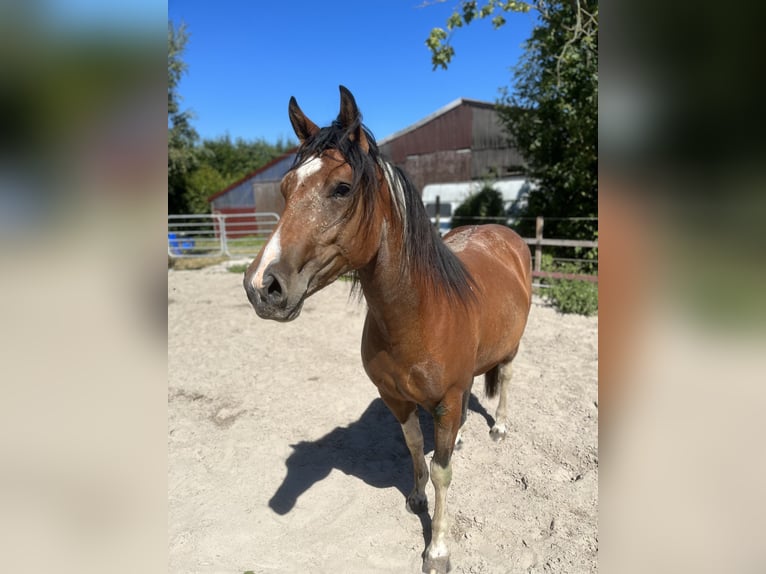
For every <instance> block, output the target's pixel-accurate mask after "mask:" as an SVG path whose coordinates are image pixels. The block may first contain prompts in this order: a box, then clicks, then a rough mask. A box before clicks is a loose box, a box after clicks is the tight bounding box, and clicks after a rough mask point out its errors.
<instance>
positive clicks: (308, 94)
mask: <svg viewBox="0 0 766 574" xmlns="http://www.w3.org/2000/svg"><path fill="white" fill-rule="evenodd" d="M457 5H458V0H447V1H446V2H442V3H437V4H432V5H429V6H425V7H423V0H340V1H333V2H319V1H317V0H314V1H304V0H294V1H289V2H276V1H271V2H262V1H258V0H249V1H246V0H219V1H217V2H212V1H210V0H207V1H205V0H170V1H169V3H168V18H169V19H170V20H172V21H173V22H174V23H175V24H176V25H178V24H179V23H180V22H182V21H183V22H185V23H186V25H187V27H188V30H189V32H190V35H191V37H190V40H189V43H188V44H187V49H186V52H185V55H184V60H185V61H186V63H187V64H188V66H189V70H188V74H187V75H186V76H185V77H184V78H183V80H182V82H181V85H180V87H179V92H180V95H181V96H182V98H183V100H182V102H181V105H182V107H183V108H186V109H191V110H192V112H193V113H194V114H195V119H194V122H193V124H194V127H195V128H196V129H197V131H198V132H199V134H200V136H201V137H203V138H213V137H217V136H221V135H224V134H226V133H228V134H229V135H231V137H233V138H237V137H243V138H245V139H257V138H264V139H265V140H267V141H269V142H275V141H276V140H277V139H279V138H284V139H287V138H293V139H294V136H293V131H292V128H291V127H290V122H289V120H288V117H287V103H288V101H289V99H290V96H295V97H296V98H297V100H298V104H299V105H300V106H301V108H302V109H303V111H304V112H305V113H306V115H308V116H309V117H310V118H311V119H312V120H314V122H316V123H317V124H319V125H320V126H322V125H326V124H327V123H329V122H330V121H332V120H333V119H334V118H335V116H336V115H337V113H338V102H339V94H338V85H339V84H343V85H345V86H346V87H348V88H349V89H350V90H351V92H352V93H353V94H354V96H355V98H356V101H357V103H358V105H359V108H360V109H361V111H362V114H363V116H364V122H365V124H366V125H367V126H368V127H369V128H370V129H371V130H372V132H373V134H374V135H375V137H376V139H378V140H381V139H383V138H384V137H386V136H388V135H391V134H392V133H394V132H396V131H399V130H401V129H403V128H405V127H407V126H409V125H410V124H412V123H415V122H416V121H418V120H420V119H422V118H424V117H425V116H427V115H429V114H431V113H433V112H435V111H436V110H438V109H439V108H441V107H442V106H445V105H447V104H448V103H450V102H452V101H453V100H455V99H457V98H460V97H465V98H472V99H478V100H485V101H491V102H494V101H495V100H497V98H498V96H499V88H500V87H501V86H509V85H510V84H511V67H512V66H514V65H515V64H516V63H517V61H518V59H519V56H520V54H521V52H522V43H523V42H524V40H525V39H526V38H527V37H528V36H529V34H530V31H531V30H532V27H533V25H534V18H535V17H534V15H533V14H531V13H530V14H513V13H511V14H508V15H507V17H506V18H507V23H506V25H505V26H504V27H502V28H500V29H498V30H494V29H493V28H492V25H491V23H490V22H489V21H484V20H482V21H475V22H473V23H472V24H471V25H470V26H468V27H464V28H461V29H459V30H458V31H457V32H456V33H455V35H454V36H453V41H452V45H453V46H454V47H455V51H456V56H455V58H454V59H453V61H452V63H451V65H450V67H449V69H448V70H447V71H444V70H436V71H432V66H431V55H430V51H429V50H428V48H426V46H425V39H426V38H427V37H428V34H429V32H430V31H431V29H432V28H434V27H437V26H439V27H444V25H445V23H446V20H447V18H448V17H449V15H450V14H451V13H452V12H453V10H454V9H455V7H456V6H457Z"/></svg>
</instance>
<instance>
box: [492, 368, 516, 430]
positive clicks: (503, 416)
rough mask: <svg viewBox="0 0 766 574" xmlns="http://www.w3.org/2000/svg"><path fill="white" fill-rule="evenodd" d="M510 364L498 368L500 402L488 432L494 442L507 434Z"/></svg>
mask: <svg viewBox="0 0 766 574" xmlns="http://www.w3.org/2000/svg"><path fill="white" fill-rule="evenodd" d="M511 371H512V367H511V363H508V364H507V365H503V366H501V367H500V373H499V376H500V393H499V394H500V400H499V401H498V403H497V410H496V411H495V426H493V427H492V429H491V430H490V431H489V433H490V436H491V437H492V438H493V439H494V440H500V439H504V438H505V437H506V435H507V434H508V391H509V390H510V387H511Z"/></svg>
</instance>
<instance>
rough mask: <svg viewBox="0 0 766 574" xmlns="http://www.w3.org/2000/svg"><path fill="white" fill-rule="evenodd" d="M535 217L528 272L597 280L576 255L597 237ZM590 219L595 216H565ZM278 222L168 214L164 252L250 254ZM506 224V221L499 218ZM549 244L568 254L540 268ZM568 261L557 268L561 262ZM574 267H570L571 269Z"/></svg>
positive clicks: (251, 216)
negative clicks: (565, 232)
mask: <svg viewBox="0 0 766 574" xmlns="http://www.w3.org/2000/svg"><path fill="white" fill-rule="evenodd" d="M475 219H476V220H477V221H476V223H490V221H489V220H491V219H497V218H488V217H481V218H475ZM534 219H535V237H525V238H524V241H526V243H527V244H528V245H529V247H530V249H531V250H532V254H533V256H534V267H533V272H532V275H533V277H535V278H536V279H573V280H579V281H590V282H594V283H597V282H598V260H594V259H587V260H586V259H583V258H582V256H577V253H576V252H577V251H580V250H582V249H586V250H592V249H596V248H598V241H597V240H596V241H581V240H572V239H552V238H545V237H543V227H544V222H545V219H544V218H543V217H537V218H534ZM569 219H573V220H574V219H590V220H593V221H597V219H596V218H569ZM278 222H279V215H277V214H276V213H271V212H263V213H258V212H249V213H229V214H223V213H213V214H209V213H208V214H200V215H169V216H168V255H170V256H172V257H221V256H225V257H237V256H254V255H256V254H257V253H258V251H259V250H260V249H261V247H262V246H263V244H264V243H265V241H266V238H267V237H268V236H269V235H270V234H271V232H272V231H273V230H274V228H275V227H276V225H277V223H278ZM502 223H506V224H508V223H509V222H508V221H502ZM552 247H556V248H561V247H566V248H573V253H572V256H570V257H568V258H564V257H561V256H558V257H555V258H553V269H551V268H547V269H546V268H544V266H543V264H542V259H543V251H544V250H545V249H550V248H552ZM566 263H570V264H571V265H569V266H568V267H564V269H565V270H564V271H562V270H559V268H560V265H561V264H566ZM572 267H574V269H572Z"/></svg>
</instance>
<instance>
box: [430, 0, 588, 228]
mask: <svg viewBox="0 0 766 574" xmlns="http://www.w3.org/2000/svg"><path fill="white" fill-rule="evenodd" d="M531 8H534V9H536V10H537V12H538V24H537V25H536V26H535V28H534V29H533V30H532V34H531V36H530V38H529V39H528V40H527V41H526V43H525V52H524V55H523V56H522V58H521V61H520V62H519V64H518V65H517V66H516V67H515V71H514V77H513V90H512V91H510V90H508V89H507V88H506V90H505V92H504V95H503V97H502V98H501V99H500V101H499V102H498V109H499V112H500V117H501V120H502V121H503V123H504V125H505V128H506V132H507V133H508V136H509V139H510V141H511V143H512V144H513V145H515V146H516V147H517V149H518V150H519V151H520V152H521V153H522V154H523V156H524V158H525V160H526V162H527V167H526V171H527V174H528V175H529V176H530V177H531V178H532V179H534V180H535V181H536V182H537V187H536V189H535V190H534V191H532V192H531V193H530V195H529V200H528V204H527V208H526V214H525V215H527V216H528V217H534V216H537V215H542V216H545V217H548V218H549V219H548V220H546V223H545V234H546V235H547V236H549V237H568V238H578V239H593V238H594V237H595V235H596V229H597V224H596V221H594V220H584V221H574V222H572V221H564V220H557V219H551V218H558V217H562V218H563V217H596V215H597V213H598V159H597V150H598V133H597V125H598V120H597V117H598V116H597V113H598V3H597V1H596V0H565V1H563V0H540V1H539V2H537V3H535V4H527V3H522V2H500V1H497V0H490V1H488V2H487V3H486V4H484V5H483V6H482V7H481V8H479V7H478V6H477V3H476V2H475V1H462V2H461V3H460V11H456V12H455V13H454V14H453V15H452V17H451V18H450V19H449V20H448V21H447V27H446V28H447V30H444V29H442V28H435V29H434V30H433V31H432V32H431V35H430V36H429V38H428V39H427V40H426V45H427V46H428V47H429V49H430V50H431V55H432V63H433V65H434V69H436V68H437V67H441V68H444V69H447V67H448V65H449V62H450V61H451V59H452V57H453V56H454V50H453V49H452V47H451V46H450V43H449V40H450V34H451V33H453V32H454V30H456V29H457V28H460V27H461V26H464V25H467V24H470V23H471V22H472V21H473V20H475V19H477V18H478V19H482V18H491V19H492V23H493V25H494V26H495V27H496V28H497V27H500V26H502V25H504V24H505V18H504V17H503V13H506V12H514V11H515V12H526V11H528V10H529V9H531ZM527 226H528V227H527ZM520 231H521V233H522V234H523V235H528V236H529V235H533V234H534V222H533V221H527V222H525V226H524V227H523V228H521V229H520Z"/></svg>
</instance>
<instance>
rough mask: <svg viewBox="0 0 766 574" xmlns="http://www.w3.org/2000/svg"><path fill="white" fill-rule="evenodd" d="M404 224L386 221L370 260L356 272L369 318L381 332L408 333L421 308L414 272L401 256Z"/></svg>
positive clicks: (390, 220)
mask: <svg viewBox="0 0 766 574" xmlns="http://www.w3.org/2000/svg"><path fill="white" fill-rule="evenodd" d="M403 225H404V223H403V222H399V221H398V220H397V219H396V218H391V219H387V220H386V222H385V224H384V227H383V231H382V233H381V240H380V246H379V247H378V251H377V254H376V256H375V257H374V258H373V260H372V261H371V262H370V263H369V264H368V265H367V266H365V267H364V268H362V269H360V270H359V271H358V273H359V279H360V284H361V287H362V292H363V293H364V297H365V299H366V301H367V306H368V309H369V313H370V315H371V316H372V317H373V318H374V319H375V320H376V321H377V322H378V323H379V324H380V326H381V332H386V333H391V334H393V333H395V332H397V331H408V330H411V329H412V327H413V324H414V322H415V321H417V317H418V312H417V311H418V309H419V307H420V305H421V303H422V302H421V300H420V295H419V290H418V288H417V285H416V282H415V278H414V277H413V272H412V270H411V269H410V268H409V265H407V263H406V260H405V254H404V229H403Z"/></svg>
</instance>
